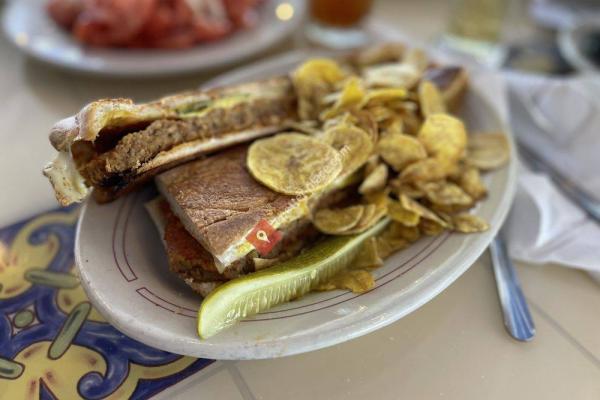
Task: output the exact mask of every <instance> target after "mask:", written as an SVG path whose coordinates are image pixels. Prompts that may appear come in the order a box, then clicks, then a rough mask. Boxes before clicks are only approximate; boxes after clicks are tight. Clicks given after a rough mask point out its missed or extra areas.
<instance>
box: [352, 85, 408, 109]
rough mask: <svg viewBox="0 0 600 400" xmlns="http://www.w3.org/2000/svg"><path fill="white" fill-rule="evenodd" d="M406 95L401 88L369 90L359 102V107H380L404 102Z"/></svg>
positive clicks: (404, 90)
mask: <svg viewBox="0 0 600 400" xmlns="http://www.w3.org/2000/svg"><path fill="white" fill-rule="evenodd" d="M406 95H407V91H406V89H403V88H385V89H369V90H368V91H367V93H366V95H365V96H364V98H363V100H362V102H361V107H372V106H381V105H384V104H386V103H389V102H393V101H398V100H404V99H405V98H406Z"/></svg>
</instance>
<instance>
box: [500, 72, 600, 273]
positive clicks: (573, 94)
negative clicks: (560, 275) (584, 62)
mask: <svg viewBox="0 0 600 400" xmlns="http://www.w3.org/2000/svg"><path fill="white" fill-rule="evenodd" d="M505 77H506V78H507V82H508V87H509V102H510V114H511V125H512V129H513V132H514V134H515V135H516V136H518V137H519V138H520V139H521V140H523V141H525V142H527V143H528V144H529V145H530V146H533V147H535V148H536V149H538V150H539V152H540V153H541V154H543V155H545V156H546V160H547V161H549V162H551V164H552V165H553V166H554V167H555V168H556V169H557V170H559V171H560V172H561V173H562V174H564V175H565V176H567V177H568V178H569V179H571V180H572V181H573V182H575V183H576V184H577V185H578V186H580V187H581V188H583V189H585V190H586V191H587V192H589V193H590V194H591V195H593V196H595V197H596V198H597V199H600V83H599V81H598V78H597V77H596V78H594V77H576V78H571V79H556V78H552V79H551V78H546V77H538V76H532V75H523V74H514V73H508V74H506V75H505ZM504 236H505V238H506V241H507V244H508V250H509V253H510V255H511V257H513V258H515V259H518V260H523V261H527V262H531V263H537V264H543V263H557V264H562V265H565V266H569V267H575V268H581V269H585V270H588V271H589V272H592V273H593V274H595V275H597V276H600V227H599V226H598V225H597V224H596V223H595V222H593V221H592V220H591V219H589V218H588V217H587V216H586V215H585V213H584V212H583V211H582V210H580V209H579V207H577V206H576V205H575V204H573V203H572V202H571V201H570V200H568V199H567V198H566V197H565V196H564V195H563V194H562V193H561V192H560V191H559V190H558V189H557V188H556V187H555V185H554V184H553V183H552V181H551V180H550V179H549V178H548V177H547V176H545V175H544V174H540V173H536V172H532V171H531V170H530V169H528V168H527V166H526V163H524V162H522V163H521V168H520V175H519V188H518V191H517V196H516V198H515V202H514V205H513V209H512V211H511V214H510V216H509V218H508V221H507V224H506V225H505V228H504Z"/></svg>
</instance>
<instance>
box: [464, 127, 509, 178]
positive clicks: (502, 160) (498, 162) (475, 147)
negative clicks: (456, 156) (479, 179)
mask: <svg viewBox="0 0 600 400" xmlns="http://www.w3.org/2000/svg"><path fill="white" fill-rule="evenodd" d="M509 156H510V145H509V143H508V139H507V138H506V135H504V134H503V133H479V134H476V135H471V136H470V137H469V145H468V147H467V164H469V165H472V166H474V167H477V168H479V169H481V170H484V171H489V170H492V169H496V168H500V167H502V166H503V165H504V164H506V163H507V162H508V158H509Z"/></svg>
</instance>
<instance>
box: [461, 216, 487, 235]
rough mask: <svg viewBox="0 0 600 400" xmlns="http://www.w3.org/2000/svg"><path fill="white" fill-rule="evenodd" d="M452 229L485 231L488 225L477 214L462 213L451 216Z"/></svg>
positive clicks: (470, 231)
mask: <svg viewBox="0 0 600 400" xmlns="http://www.w3.org/2000/svg"><path fill="white" fill-rule="evenodd" d="M452 222H453V225H454V230H456V231H458V232H462V233H475V232H483V231H487V230H488V229H489V228H490V225H489V224H488V223H487V222H486V221H485V220H484V219H482V218H480V217H478V216H477V215H473V214H468V213H462V214H457V215H453V216H452Z"/></svg>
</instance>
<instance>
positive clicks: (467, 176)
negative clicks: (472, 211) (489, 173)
mask: <svg viewBox="0 0 600 400" xmlns="http://www.w3.org/2000/svg"><path fill="white" fill-rule="evenodd" d="M458 184H459V186H460V187H461V188H462V189H463V190H464V191H465V192H467V193H468V194H469V196H471V197H472V198H473V200H479V199H481V198H483V197H485V195H486V194H487V189H486V187H485V185H484V184H483V182H482V180H481V174H480V173H479V170H478V169H477V168H475V167H466V168H464V169H463V170H462V173H461V174H460V176H459V178H458Z"/></svg>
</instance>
